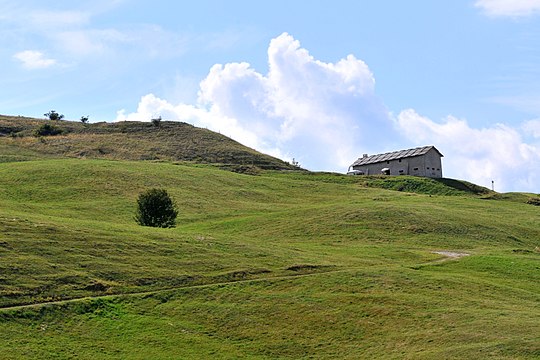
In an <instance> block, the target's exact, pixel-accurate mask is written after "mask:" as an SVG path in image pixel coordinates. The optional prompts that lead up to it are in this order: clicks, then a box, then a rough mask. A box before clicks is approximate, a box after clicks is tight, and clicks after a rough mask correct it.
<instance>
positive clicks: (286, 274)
mask: <svg viewBox="0 0 540 360" xmlns="http://www.w3.org/2000/svg"><path fill="white" fill-rule="evenodd" d="M43 123H44V121H43V120H41V121H40V120H36V119H26V118H19V117H6V116H0V359H75V358H76V359H539V358H540V306H539V305H540V286H539V284H540V207H538V206H534V205H535V204H538V203H540V201H539V199H540V198H539V196H538V195H536V194H524V193H508V194H499V193H494V192H492V191H489V190H488V189H485V188H482V187H479V186H477V185H474V184H471V183H467V182H465V181H459V180H452V179H440V180H432V179H422V178H413V177H364V176H346V175H339V174H332V173H312V172H307V171H302V170H299V169H297V168H296V167H294V166H292V165H290V164H287V163H284V162H282V161H280V160H277V159H275V158H271V157H269V156H267V155H263V154H260V153H257V152H256V151H255V150H253V149H249V148H246V147H244V146H242V145H241V144H239V143H236V142H234V141H232V140H230V139H228V138H226V137H224V136H222V135H219V134H215V133H212V132H210V131H208V130H204V129H198V128H194V127H192V126H190V125H187V124H179V123H172V122H164V123H163V124H162V125H161V126H160V127H153V126H152V125H151V124H141V123H117V124H105V123H98V124H86V125H83V124H79V123H73V122H64V121H62V122H52V124H54V126H56V127H58V128H60V129H61V130H62V134H61V135H58V136H47V137H36V136H34V134H35V130H36V129H37V128H38V127H39V126H41V125H42V124H43ZM156 187H157V188H163V189H166V190H167V191H168V192H169V194H171V196H172V197H173V198H174V199H175V201H176V203H177V204H178V209H179V217H178V219H177V227H175V228H170V229H159V228H158V229H156V228H149V227H142V226H139V225H137V224H136V222H135V219H134V216H135V206H136V199H137V197H138V195H139V194H140V193H141V192H143V191H145V190H147V189H149V188H156Z"/></svg>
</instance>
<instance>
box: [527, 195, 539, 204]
mask: <svg viewBox="0 0 540 360" xmlns="http://www.w3.org/2000/svg"><path fill="white" fill-rule="evenodd" d="M527 204H530V205H534V206H540V197H536V198H530V199H529V200H527Z"/></svg>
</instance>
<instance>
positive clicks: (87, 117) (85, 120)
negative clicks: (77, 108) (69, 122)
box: [81, 115, 90, 124]
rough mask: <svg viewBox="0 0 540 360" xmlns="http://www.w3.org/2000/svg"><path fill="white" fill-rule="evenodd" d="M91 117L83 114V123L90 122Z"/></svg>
mask: <svg viewBox="0 0 540 360" xmlns="http://www.w3.org/2000/svg"><path fill="white" fill-rule="evenodd" d="M89 118H90V116H88V115H86V116H81V122H82V123H83V124H86V123H87V122H88V119H89Z"/></svg>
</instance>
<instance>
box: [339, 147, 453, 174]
mask: <svg viewBox="0 0 540 360" xmlns="http://www.w3.org/2000/svg"><path fill="white" fill-rule="evenodd" d="M442 157H443V154H441V152H440V151H439V150H437V149H436V148H435V146H424V147H418V148H414V149H408V150H400V151H393V152H389V153H384V154H377V155H371V156H368V155H367V154H364V155H363V156H362V157H361V158H359V159H358V160H356V161H355V162H354V163H353V164H352V165H351V166H349V172H348V174H351V175H377V174H379V175H380V174H383V175H412V176H424V177H431V178H441V177H442V162H441V158H442ZM351 169H352V171H351Z"/></svg>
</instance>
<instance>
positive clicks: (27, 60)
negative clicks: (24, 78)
mask: <svg viewBox="0 0 540 360" xmlns="http://www.w3.org/2000/svg"><path fill="white" fill-rule="evenodd" d="M13 58H15V59H17V60H19V61H20V62H21V63H22V65H23V66H24V67H25V68H27V69H45V68H48V67H51V66H53V65H56V63H57V62H56V60H54V59H49V58H47V57H46V56H45V55H44V54H43V53H42V52H40V51H36V50H25V51H21V52H18V53H16V54H15V55H13Z"/></svg>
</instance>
